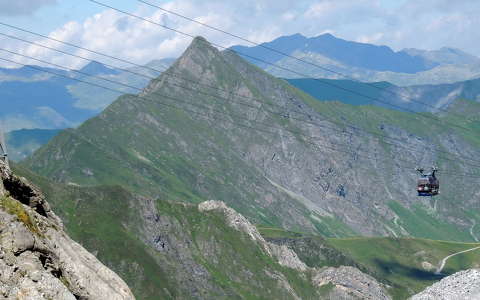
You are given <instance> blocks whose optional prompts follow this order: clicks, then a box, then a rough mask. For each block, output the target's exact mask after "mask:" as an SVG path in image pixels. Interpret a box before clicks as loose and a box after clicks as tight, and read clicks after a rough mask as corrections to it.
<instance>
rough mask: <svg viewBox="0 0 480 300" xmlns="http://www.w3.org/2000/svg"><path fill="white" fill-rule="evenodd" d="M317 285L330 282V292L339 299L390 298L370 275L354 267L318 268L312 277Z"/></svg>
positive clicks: (377, 299) (376, 299)
mask: <svg viewBox="0 0 480 300" xmlns="http://www.w3.org/2000/svg"><path fill="white" fill-rule="evenodd" d="M313 281H314V282H315V284H317V285H318V286H323V285H326V284H332V285H333V286H334V287H335V289H334V290H333V291H332V292H331V293H333V294H335V295H336V296H337V297H338V298H341V299H372V300H380V299H385V300H386V299H391V298H390V296H388V294H387V293H386V291H385V289H384V288H383V287H382V286H381V285H380V284H379V283H378V282H377V281H376V280H375V279H374V278H373V277H371V276H369V275H367V274H365V273H362V272H361V271H360V270H358V269H356V268H354V267H347V266H342V267H339V268H326V269H323V270H319V271H317V272H316V274H315V275H314V277H313Z"/></svg>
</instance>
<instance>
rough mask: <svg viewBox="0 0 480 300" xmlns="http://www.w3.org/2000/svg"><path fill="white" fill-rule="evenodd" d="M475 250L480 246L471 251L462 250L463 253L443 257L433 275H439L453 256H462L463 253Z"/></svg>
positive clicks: (479, 247)
mask: <svg viewBox="0 0 480 300" xmlns="http://www.w3.org/2000/svg"><path fill="white" fill-rule="evenodd" d="M477 249H480V246H478V247H475V248H471V249H467V250H463V251H460V252H456V253H453V254H450V255H449V256H447V257H445V258H444V259H442V261H441V262H440V266H439V267H438V268H437V270H436V271H435V274H437V275H438V274H440V273H441V272H442V270H443V268H444V267H445V264H446V263H447V260H448V259H449V258H451V257H453V256H455V255H459V254H462V253H465V252H470V251H473V250H477Z"/></svg>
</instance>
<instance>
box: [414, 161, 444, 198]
mask: <svg viewBox="0 0 480 300" xmlns="http://www.w3.org/2000/svg"><path fill="white" fill-rule="evenodd" d="M417 171H419V172H420V178H419V179H418V181H417V192H418V196H430V197H432V196H436V195H438V193H439V188H440V182H439V181H438V178H437V177H436V176H435V173H436V172H437V169H436V168H432V172H431V173H430V174H424V173H423V169H418V168H417Z"/></svg>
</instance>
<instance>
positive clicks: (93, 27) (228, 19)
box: [0, 0, 480, 67]
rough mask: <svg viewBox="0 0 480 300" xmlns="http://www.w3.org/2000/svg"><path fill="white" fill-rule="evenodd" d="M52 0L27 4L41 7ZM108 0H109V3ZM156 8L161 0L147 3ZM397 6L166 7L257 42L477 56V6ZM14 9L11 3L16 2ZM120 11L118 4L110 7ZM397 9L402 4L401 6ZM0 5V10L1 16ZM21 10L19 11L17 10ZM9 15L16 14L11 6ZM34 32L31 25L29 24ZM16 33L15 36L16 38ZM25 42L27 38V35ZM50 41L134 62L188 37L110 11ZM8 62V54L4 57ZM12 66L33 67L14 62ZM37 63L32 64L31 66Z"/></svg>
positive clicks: (377, 0)
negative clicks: (326, 40)
mask: <svg viewBox="0 0 480 300" xmlns="http://www.w3.org/2000/svg"><path fill="white" fill-rule="evenodd" d="M52 1H53V0H38V1H22V2H25V3H26V2H32V3H33V2H35V3H37V5H43V4H46V3H47V2H52ZM104 1H105V2H107V1H108V0H104ZM149 1H151V2H152V3H155V4H159V1H158V0H149ZM395 1H396V0H382V1H381V0H355V1H350V0H321V1H304V0H300V1H295V2H292V1H289V0H275V1H273V0H264V1H258V0H244V1H235V0H209V1H200V0H171V1H168V2H166V3H163V4H162V7H164V8H166V9H169V10H173V11H176V12H179V13H181V14H183V15H186V16H189V17H193V18H195V19H196V20H198V21H201V22H204V23H208V24H210V25H212V26H216V27H219V28H221V29H223V30H225V31H229V32H232V33H235V34H237V35H240V36H243V37H246V38H248V39H250V40H253V41H256V42H265V41H269V40H272V39H274V38H276V37H278V36H280V35H288V34H294V33H297V32H300V33H302V34H304V35H306V36H316V35H319V34H321V33H324V32H331V33H333V34H334V35H336V36H338V37H341V38H344V39H348V40H355V41H360V42H367V43H375V44H385V45H388V46H391V47H393V48H394V49H397V50H399V49H402V48H420V49H437V48H440V47H442V46H453V47H457V48H460V49H463V50H466V51H468V52H471V53H472V54H474V55H477V56H478V55H480V42H478V41H480V31H478V30H477V28H480V18H478V17H477V16H478V15H480V5H476V4H475V2H476V1H470V0H459V1H455V2H452V1H447V0H424V1H415V0H408V1H404V3H403V4H402V5H395V6H392V5H385V3H387V2H390V3H393V2H395ZM12 3H13V2H12ZM108 3H109V4H111V5H113V6H114V5H115V2H114V1H111V0H110V1H109V2H108ZM397 3H398V2H397ZM1 6H2V5H0V10H1ZM17 6H19V7H17V8H16V10H17V11H18V12H20V11H21V9H20V8H21V7H22V5H20V4H18V5H17ZM10 9H13V8H12V7H10ZM133 13H135V14H138V15H141V16H143V17H145V18H149V19H151V20H152V21H154V22H158V23H160V24H163V25H166V26H169V27H172V28H175V29H177V30H179V31H183V32H187V33H189V34H192V35H202V36H204V37H206V38H207V39H208V40H210V41H213V42H214V43H217V44H220V45H223V46H226V47H228V46H231V45H235V44H246V43H245V42H243V43H242V42H241V41H239V40H236V39H235V38H232V37H229V36H226V35H224V34H221V33H219V32H215V31H212V30H209V29H207V28H204V27H202V26H200V25H198V24H194V23H191V22H188V21H186V20H183V19H181V18H178V17H176V16H172V15H169V14H166V13H164V12H162V11H159V10H155V9H154V8H151V7H148V6H145V5H141V4H140V3H139V6H138V8H137V10H136V11H134V12H133ZM32 28H34V24H32ZM17 34H18V33H17ZM22 36H25V35H22ZM50 36H51V37H54V38H57V39H60V40H64V41H68V42H71V43H75V44H79V45H82V46H83V47H86V48H89V49H92V50H96V51H100V52H105V53H108V54H110V55H113V56H118V57H122V58H123V59H127V60H132V61H135V62H136V63H146V62H148V61H150V60H153V59H159V58H165V57H175V56H178V55H180V54H181V52H182V51H183V50H184V49H185V48H186V47H187V46H188V44H189V43H190V41H191V39H190V38H187V37H184V36H182V35H180V34H177V33H174V32H172V31H169V30H166V29H164V28H161V27H159V26H156V25H153V24H150V23H147V22H144V21H141V20H138V19H134V18H131V17H127V16H125V15H123V14H121V13H118V12H115V11H113V10H103V11H101V12H100V13H98V14H96V15H93V16H91V17H89V18H87V19H86V20H85V21H83V22H78V21H71V22H69V23H66V24H64V25H63V26H62V27H60V28H58V29H57V30H55V31H53V32H51V33H50ZM28 38H29V39H30V40H36V41H38V42H39V43H42V44H45V45H48V46H51V47H58V48H59V49H62V50H66V51H69V52H75V53H76V54H79V55H83V56H87V57H90V58H94V59H97V60H100V61H107V62H113V61H108V60H105V59H104V58H102V57H99V56H94V55H92V54H90V53H87V52H85V51H81V50H78V49H77V50H75V49H72V48H68V47H64V46H61V45H59V44H58V43H55V42H51V41H48V40H41V39H40V40H39V39H38V38H35V37H32V36H30V37H28ZM0 42H1V43H2V44H3V45H8V48H9V49H11V50H15V51H20V52H21V53H23V54H26V55H30V56H35V57H38V58H40V59H45V60H49V61H53V62H55V63H58V64H62V65H65V66H69V67H79V66H81V65H83V64H85V62H84V61H81V60H78V59H73V58H71V57H66V56H64V55H59V54H55V53H54V52H51V51H48V50H45V49H41V48H38V47H35V46H28V45H25V44H22V43H17V42H13V41H11V40H6V39H2V38H0ZM2 56H3V57H5V54H2ZM15 60H17V61H22V62H29V61H28V60H26V59H20V58H18V57H15ZM29 63H33V62H31V61H30V62H29Z"/></svg>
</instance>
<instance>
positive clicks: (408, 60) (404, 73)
mask: <svg viewBox="0 0 480 300" xmlns="http://www.w3.org/2000/svg"><path fill="white" fill-rule="evenodd" d="M262 45H263V46H266V47H268V48H272V49H275V50H278V51H280V52H283V53H285V54H289V55H291V56H294V57H296V58H300V59H302V60H305V61H307V62H311V63H313V64H316V65H319V66H320V67H323V68H326V69H329V70H331V71H333V72H331V71H329V70H326V69H321V68H318V67H316V66H314V65H309V64H307V63H303V62H300V61H298V60H296V59H293V58H290V57H285V56H283V55H281V54H278V53H275V52H273V51H270V50H268V49H265V48H262V47H260V46H254V47H246V46H234V47H232V49H234V50H236V51H238V52H239V54H241V53H244V54H246V55H249V56H253V57H255V58H259V59H261V60H263V61H267V62H269V63H274V64H275V65H278V66H280V67H281V68H278V67H276V66H273V65H270V64H266V63H265V62H262V61H258V60H255V59H252V58H250V57H245V59H246V60H248V61H250V62H251V63H253V64H256V65H258V66H259V67H261V68H263V69H264V70H266V71H267V72H269V73H270V74H272V75H274V76H277V77H282V78H302V77H306V76H308V77H313V78H329V79H348V77H351V78H355V79H358V80H361V81H366V82H376V81H388V82H391V83H393V84H396V85H399V86H408V85H419V84H442V83H453V82H457V81H464V80H470V79H474V78H478V77H480V59H479V58H477V57H475V56H473V55H470V54H468V53H465V52H463V51H461V50H458V49H451V48H446V47H444V48H442V49H440V50H433V51H428V50H418V49H404V50H402V51H398V52H394V51H393V50H391V49H390V48H389V47H387V46H376V45H371V44H363V43H356V42H351V41H346V40H342V39H339V38H336V37H334V36H332V35H331V34H324V35H320V36H318V37H312V38H306V37H304V36H302V35H300V34H296V35H292V36H283V37H279V38H277V39H275V40H273V41H271V42H268V43H263V44H262ZM282 68H283V69H282ZM285 69H289V70H294V71H296V72H297V73H293V72H290V71H288V70H285ZM334 72H336V73H334ZM298 73H300V74H301V75H300V74H298ZM338 73H341V74H343V75H345V76H347V78H345V77H343V76H340V75H339V74H338Z"/></svg>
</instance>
